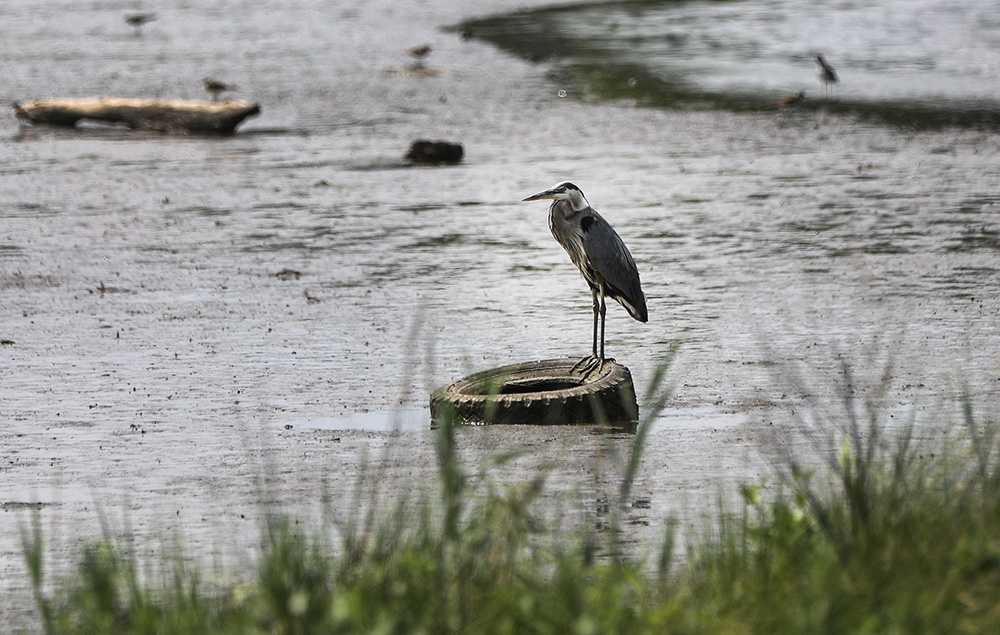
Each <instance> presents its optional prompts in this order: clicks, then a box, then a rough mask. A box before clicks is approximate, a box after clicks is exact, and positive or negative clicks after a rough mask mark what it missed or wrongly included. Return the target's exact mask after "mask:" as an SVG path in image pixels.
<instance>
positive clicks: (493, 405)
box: [431, 357, 639, 428]
mask: <svg viewBox="0 0 1000 635" xmlns="http://www.w3.org/2000/svg"><path fill="white" fill-rule="evenodd" d="M638 412H639V408H638V405H637V403H636V398H635V387H634V386H633V385H632V374H631V373H630V372H629V370H628V368H626V367H624V366H622V365H621V364H617V363H615V362H613V361H610V360H608V361H605V362H604V364H603V366H602V367H601V368H600V369H597V368H591V369H590V370H588V369H587V368H586V366H585V363H581V359H580V358H579V357H571V358H566V359H545V360H541V361H537V362H524V363H521V364H512V365H510V366H503V367H500V368H492V369H490V370H486V371H483V372H480V373H475V374H474V375H469V376H468V377H464V378H462V379H459V380H458V381H456V382H453V383H451V384H448V385H447V386H444V387H442V388H439V389H438V390H436V391H434V394H432V395H431V420H432V422H433V423H434V424H438V423H440V422H441V421H443V420H445V419H446V418H448V417H455V420H457V421H458V422H460V423H467V424H486V423H493V424H502V423H508V424H511V423H512V424H528V425H557V424H582V423H606V424H610V425H614V426H616V427H627V428H633V427H634V426H635V422H636V420H637V419H638Z"/></svg>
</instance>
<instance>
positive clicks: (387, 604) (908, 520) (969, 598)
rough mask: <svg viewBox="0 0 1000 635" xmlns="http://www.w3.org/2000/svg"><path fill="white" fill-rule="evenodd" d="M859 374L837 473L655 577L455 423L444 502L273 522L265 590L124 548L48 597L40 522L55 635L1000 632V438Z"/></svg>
mask: <svg viewBox="0 0 1000 635" xmlns="http://www.w3.org/2000/svg"><path fill="white" fill-rule="evenodd" d="M845 373H846V378H847V379H845V386H847V387H848V388H849V389H848V388H844V387H842V388H841V390H842V392H843V394H842V397H843V398H842V399H841V408H842V409H843V412H842V413H840V415H839V416H840V419H839V421H840V423H839V427H838V431H839V433H838V434H837V435H836V436H835V438H836V439H837V445H835V446H834V447H835V448H837V450H836V451H835V452H834V453H833V455H832V456H831V457H830V460H829V462H828V463H826V464H824V463H822V462H815V461H814V462H812V463H811V464H810V463H805V462H801V461H799V460H798V459H797V458H796V457H795V456H794V455H793V454H791V453H788V455H787V458H788V459H789V460H788V461H787V462H786V464H785V467H786V469H785V470H784V472H783V476H784V481H783V482H782V483H781V484H780V485H779V486H778V487H777V488H776V490H775V491H772V490H771V489H766V488H765V487H764V485H762V484H754V483H749V484H744V485H743V487H742V488H741V490H740V491H741V495H742V498H741V503H742V510H735V513H731V514H724V515H722V516H721V517H720V519H719V522H718V525H717V528H716V531H715V532H712V533H706V534H705V535H703V536H698V537H695V538H694V539H691V540H689V543H690V545H691V546H690V547H689V552H688V553H687V557H686V558H685V559H684V562H683V564H680V565H676V564H675V563H674V562H673V558H672V549H673V544H672V540H671V539H670V538H669V537H670V535H671V532H670V528H669V527H666V528H665V529H664V534H665V535H666V536H667V537H668V538H667V539H666V540H665V541H664V545H663V549H662V551H661V552H660V553H659V554H658V555H657V558H658V560H657V562H656V563H653V564H655V566H650V564H651V563H649V562H646V561H644V560H642V559H640V558H638V557H636V556H629V555H627V554H625V553H624V552H623V551H622V550H621V549H620V548H619V547H620V545H618V544H617V541H618V539H619V538H618V536H619V532H618V527H617V526H616V525H615V523H612V525H613V526H612V527H611V528H610V529H609V530H608V531H604V532H598V531H596V530H595V529H594V528H593V527H588V526H583V527H581V528H580V529H576V530H570V531H567V530H565V529H560V528H553V527H551V526H548V525H547V524H546V520H545V518H546V516H545V514H544V513H541V510H540V509H539V507H540V505H541V502H542V500H543V499H542V496H543V493H544V491H545V476H546V475H545V474H544V473H540V474H538V475H537V476H536V477H534V478H533V479H531V480H529V481H528V482H524V483H518V484H515V485H511V486H499V485H497V484H495V483H491V484H489V485H488V486H485V487H484V486H482V485H481V484H479V483H473V479H472V478H470V476H469V475H468V474H467V473H466V472H465V470H464V468H463V466H462V462H461V461H460V460H459V458H460V457H459V454H460V447H459V446H460V444H459V443H458V439H457V438H456V434H455V429H454V426H453V425H451V424H447V423H446V424H444V425H441V426H440V427H439V428H438V430H437V432H436V434H438V435H439V436H438V438H437V441H438V473H439V477H440V478H439V487H438V491H437V499H436V500H428V501H424V502H423V503H421V504H419V505H414V506H407V505H405V504H402V503H399V504H396V505H395V506H394V507H391V508H390V509H388V510H384V511H383V513H382V515H381V516H380V517H379V520H378V521H377V522H375V523H373V524H371V525H370V527H366V528H361V529H358V530H357V531H346V532H344V533H343V536H342V538H341V544H339V545H337V547H336V548H333V547H331V546H330V545H329V544H328V542H326V539H325V537H324V536H317V535H306V534H304V533H303V532H301V531H298V530H297V529H296V525H295V524H294V523H292V522H289V521H288V520H285V519H281V518H272V519H271V520H270V522H268V523H267V525H266V529H265V531H264V532H263V533H264V539H263V547H262V552H261V554H260V558H259V564H258V566H257V570H256V572H255V574H254V575H253V576H252V577H251V578H250V579H233V580H232V581H231V582H227V583H222V584H218V583H214V584H206V583H205V582H203V580H202V579H201V577H200V575H199V573H198V572H197V571H191V570H188V569H185V568H184V567H183V566H182V565H181V564H180V563H179V560H178V562H177V563H174V564H173V565H172V567H167V572H166V573H165V574H164V575H163V579H161V580H158V581H157V580H140V579H139V576H138V575H137V569H138V565H137V564H136V563H135V562H134V561H132V560H130V559H129V558H127V557H125V556H124V555H123V554H124V551H123V550H121V549H119V548H117V547H116V546H115V544H114V542H113V540H112V539H111V538H110V537H109V538H106V539H105V540H103V541H101V542H98V543H96V544H94V545H92V546H91V547H90V548H88V549H86V550H85V551H84V552H83V554H82V557H81V561H80V564H79V567H78V568H77V570H76V574H75V576H74V577H73V578H72V579H71V580H68V581H65V582H64V583H62V584H61V585H60V590H59V591H58V592H57V593H56V594H55V595H54V596H53V597H46V596H44V594H43V593H42V592H41V590H40V589H41V588H42V578H43V575H42V574H43V571H42V558H41V554H42V552H43V546H42V538H43V537H42V536H41V534H40V531H39V530H38V526H37V524H36V525H35V526H34V527H33V528H32V529H31V530H29V531H26V533H25V536H24V541H23V542H24V552H25V556H26V559H27V562H28V565H29V566H28V570H29V573H30V575H31V577H32V582H33V583H34V584H35V588H36V589H37V590H38V591H37V599H38V605H39V614H40V619H41V624H42V627H43V628H44V629H45V630H46V631H47V632H51V633H69V632H72V633H86V632H100V633H106V632H119V633H147V632H148V633H153V632H155V633H174V632H183V633H192V632H213V633H215V632H219V633H228V632H232V633H334V632H352V633H355V632H356V633H414V632H427V633H458V632H468V633H644V632H648V633H664V632H679V633H924V632H933V633H992V632H1000V470H998V469H997V454H998V452H997V450H998V447H997V442H998V438H1000V437H998V435H997V433H996V432H997V429H998V428H997V425H996V424H995V422H993V421H992V420H989V419H985V418H983V417H982V416H981V415H980V416H977V415H975V414H974V411H975V404H973V403H971V400H970V399H969V398H966V403H965V409H964V411H963V414H962V415H961V416H962V420H960V421H959V422H958V423H959V424H961V428H962V430H964V433H963V434H962V435H960V436H958V437H956V439H955V442H954V443H953V444H952V445H951V446H949V447H948V448H941V451H935V452H933V454H932V453H931V452H930V451H929V450H928V448H927V447H922V446H921V444H920V443H917V442H916V437H915V435H914V427H913V426H912V425H904V426H889V425H888V424H887V423H886V419H885V413H884V411H880V406H879V404H878V400H869V399H864V398H861V397H860V396H859V394H860V393H859V391H857V390H856V389H855V387H854V386H853V382H852V381H851V380H850V374H849V372H848V371H847V370H846V368H845ZM660 379H662V377H661V378H660ZM658 381H659V379H658ZM667 397H668V392H666V391H663V390H654V392H653V393H651V394H650V395H647V398H646V403H647V404H654V408H651V409H649V410H650V411H649V412H648V413H647V414H646V417H645V418H644V419H643V421H641V422H640V424H639V427H638V430H637V433H636V435H635V437H634V447H633V449H632V451H631V453H630V454H629V456H628V457H627V460H626V461H625V465H626V469H625V473H624V475H623V477H622V481H621V484H620V487H619V490H618V493H619V497H618V500H617V501H616V503H615V507H617V508H618V509H620V507H621V505H623V504H624V502H625V501H627V500H628V497H629V491H630V488H631V484H632V482H633V481H634V479H635V477H636V473H637V471H638V468H639V464H640V461H639V456H640V454H641V450H642V445H643V442H644V439H645V438H646V435H647V434H648V432H649V426H651V425H652V422H653V420H654V419H655V418H656V415H657V407H660V406H662V405H663V404H665V403H666V400H667ZM816 421H819V420H818V419H817V420H816ZM816 421H814V422H813V423H811V424H810V425H812V426H813V429H814V430H815V426H816V425H819V424H818V423H816ZM944 450H947V451H944ZM508 458H510V457H498V458H497V462H498V463H499V464H502V463H503V461H504V460H506V459H508ZM809 465H812V466H813V467H809ZM599 552H602V553H606V554H613V557H597V556H596V554H597V553H599ZM672 565H673V566H672Z"/></svg>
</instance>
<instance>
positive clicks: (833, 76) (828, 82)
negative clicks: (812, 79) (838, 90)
mask: <svg viewBox="0 0 1000 635" xmlns="http://www.w3.org/2000/svg"><path fill="white" fill-rule="evenodd" d="M816 64H817V65H818V66H819V81H820V82H821V83H822V84H823V93H824V94H825V95H826V96H827V97H829V96H830V93H831V92H833V85H834V84H836V83H837V82H839V81H840V79H839V78H838V77H837V71H835V70H833V67H832V66H830V64H829V63H828V62H827V61H826V60H825V59H824V58H823V56H822V55H818V54H817V55H816Z"/></svg>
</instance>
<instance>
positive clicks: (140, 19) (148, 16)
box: [125, 13, 156, 36]
mask: <svg viewBox="0 0 1000 635" xmlns="http://www.w3.org/2000/svg"><path fill="white" fill-rule="evenodd" d="M155 19H156V16H155V15H153V14H152V13H133V14H131V15H127V16H125V23H126V24H128V25H129V26H131V27H135V34H136V36H139V35H142V33H141V31H140V30H141V29H142V25H143V24H146V23H147V22H152V21H153V20H155Z"/></svg>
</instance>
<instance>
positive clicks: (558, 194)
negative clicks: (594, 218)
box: [524, 181, 590, 210]
mask: <svg viewBox="0 0 1000 635" xmlns="http://www.w3.org/2000/svg"><path fill="white" fill-rule="evenodd" d="M546 198H551V199H553V200H556V201H569V202H570V204H571V205H573V209H574V210H579V209H584V208H586V207H589V206H590V203H588V202H587V197H585V196H584V195H583V192H582V191H581V190H580V188H578V187H577V186H575V185H573V184H572V183H570V182H569V181H566V182H564V183H560V184H559V185H556V186H554V187H550V188H549V189H547V190H545V191H544V192H539V193H538V194H532V195H531V196H529V197H528V198H526V199H524V200H525V201H538V200H541V199H546Z"/></svg>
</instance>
